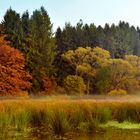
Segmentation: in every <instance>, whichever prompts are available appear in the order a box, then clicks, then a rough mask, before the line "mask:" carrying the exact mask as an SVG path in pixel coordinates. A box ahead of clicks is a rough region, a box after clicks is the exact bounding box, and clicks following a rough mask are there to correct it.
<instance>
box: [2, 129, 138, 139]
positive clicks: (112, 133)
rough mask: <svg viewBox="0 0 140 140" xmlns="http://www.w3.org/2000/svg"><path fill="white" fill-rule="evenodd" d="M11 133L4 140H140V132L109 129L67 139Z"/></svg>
mask: <svg viewBox="0 0 140 140" xmlns="http://www.w3.org/2000/svg"><path fill="white" fill-rule="evenodd" d="M11 133H13V134H11V135H9V136H10V137H4V138H3V140H7V139H8V140H60V139H61V140H125V139H126V140H140V130H121V129H107V130H104V131H98V132H95V133H94V134H84V133H81V134H77V135H71V136H65V137H52V136H49V135H44V134H43V133H40V132H38V133H36V134H32V133H30V134H29V133H28V134H23V133H21V132H18V133H17V132H14V131H13V132H11ZM6 136H7V135H6Z"/></svg>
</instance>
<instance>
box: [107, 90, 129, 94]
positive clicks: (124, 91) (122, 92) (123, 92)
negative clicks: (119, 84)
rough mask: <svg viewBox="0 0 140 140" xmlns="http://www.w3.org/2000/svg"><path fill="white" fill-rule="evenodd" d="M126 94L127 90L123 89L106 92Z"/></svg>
mask: <svg viewBox="0 0 140 140" xmlns="http://www.w3.org/2000/svg"><path fill="white" fill-rule="evenodd" d="M126 94H127V91H126V90H123V89H114V90H111V91H110V92H109V93H108V95H126Z"/></svg>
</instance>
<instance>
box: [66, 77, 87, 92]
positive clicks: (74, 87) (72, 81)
mask: <svg viewBox="0 0 140 140" xmlns="http://www.w3.org/2000/svg"><path fill="white" fill-rule="evenodd" d="M64 88H65V89H66V91H67V92H68V93H72V94H83V93H84V92H85V90H86V85H85V83H84V80H83V78H82V77H79V76H76V75H69V76H67V77H66V78H65V79H64Z"/></svg>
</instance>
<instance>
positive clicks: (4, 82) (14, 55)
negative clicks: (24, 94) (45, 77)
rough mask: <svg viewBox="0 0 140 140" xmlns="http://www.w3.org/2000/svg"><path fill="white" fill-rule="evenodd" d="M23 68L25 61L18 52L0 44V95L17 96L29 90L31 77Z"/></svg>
mask: <svg viewBox="0 0 140 140" xmlns="http://www.w3.org/2000/svg"><path fill="white" fill-rule="evenodd" d="M1 42H2V41H1ZM3 44H5V43H3ZM24 66H25V59H24V56H23V54H22V53H21V52H20V51H19V50H17V49H14V48H12V47H10V46H8V45H2V44H0V95H18V93H20V91H22V90H29V89H30V88H31V82H30V81H31V79H32V77H31V75H30V74H29V73H28V72H26V71H25V69H24Z"/></svg>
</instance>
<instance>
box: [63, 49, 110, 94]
mask: <svg viewBox="0 0 140 140" xmlns="http://www.w3.org/2000/svg"><path fill="white" fill-rule="evenodd" d="M62 58H63V59H64V60H66V61H67V63H68V64H69V65H72V66H74V67H75V74H76V75H79V76H81V77H83V78H84V80H85V81H86V83H87V94H88V93H89V89H90V81H91V79H92V78H93V77H95V75H96V73H97V71H98V70H99V69H100V68H101V67H104V66H106V65H108V63H109V59H110V54H109V52H108V51H106V50H104V49H102V48H99V47H96V48H91V47H86V48H82V47H79V48H78V49H76V50H69V51H68V52H66V53H64V54H63V55H62Z"/></svg>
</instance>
